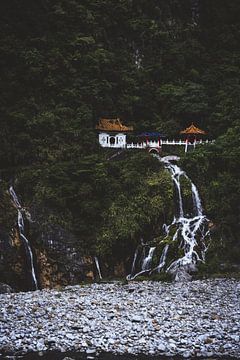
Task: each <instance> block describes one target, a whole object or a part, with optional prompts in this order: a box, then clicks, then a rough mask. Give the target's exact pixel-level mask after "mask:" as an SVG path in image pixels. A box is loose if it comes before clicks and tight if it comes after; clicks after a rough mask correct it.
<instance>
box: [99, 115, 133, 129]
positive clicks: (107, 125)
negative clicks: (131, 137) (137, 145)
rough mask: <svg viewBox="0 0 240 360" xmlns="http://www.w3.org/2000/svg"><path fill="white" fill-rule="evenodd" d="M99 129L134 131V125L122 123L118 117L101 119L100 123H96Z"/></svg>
mask: <svg viewBox="0 0 240 360" xmlns="http://www.w3.org/2000/svg"><path fill="white" fill-rule="evenodd" d="M96 129H97V130H105V131H120V132H121V131H132V130H133V127H132V126H125V125H123V124H122V123H121V121H120V119H119V118H116V119H105V118H101V119H99V123H98V125H96Z"/></svg>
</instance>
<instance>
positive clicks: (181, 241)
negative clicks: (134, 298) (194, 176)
mask: <svg viewBox="0 0 240 360" xmlns="http://www.w3.org/2000/svg"><path fill="white" fill-rule="evenodd" d="M154 157H156V158H157V159H158V160H159V161H160V162H161V163H162V164H163V165H164V167H165V169H167V170H168V171H169V173H170V174H171V178H172V181H173V184H174V187H175V189H176V194H177V209H176V215H175V216H174V218H173V220H172V222H171V223H170V224H169V225H167V224H164V225H163V227H162V230H163V234H164V235H165V238H166V239H167V238H168V239H167V240H166V242H167V243H166V242H165V246H164V247H163V249H162V252H161V255H160V259H159V263H158V265H157V266H156V267H154V268H153V269H150V267H151V263H152V256H153V252H154V251H155V249H156V246H155V247H150V249H149V252H148V255H147V256H145V257H144V260H143V265H142V268H141V271H139V272H136V262H137V256H138V253H137V252H136V253H135V256H134V261H133V264H134V266H132V272H131V275H128V277H127V279H128V280H133V279H135V278H136V277H137V276H138V275H140V274H142V273H144V272H148V273H149V274H152V273H153V272H155V271H157V272H161V271H163V269H164V268H165V271H166V272H168V273H170V274H171V275H172V276H173V277H174V278H175V280H186V279H188V278H189V277H190V275H189V272H192V271H196V266H197V263H198V262H204V261H205V253H206V251H207V246H206V244H205V239H207V237H209V235H210V234H209V230H208V222H209V220H208V219H207V217H206V216H205V215H204V214H203V208H202V203H201V199H200V196H199V192H198V190H197V187H196V185H195V184H194V183H193V182H192V181H191V179H190V178H189V177H188V176H187V175H186V173H185V172H184V171H183V170H182V169H181V168H180V167H179V166H178V165H176V164H173V163H172V161H177V160H178V159H177V158H176V157H171V156H167V157H164V158H161V157H160V156H159V155H154ZM181 178H185V179H187V180H188V182H189V183H190V184H191V193H192V211H191V214H188V213H187V212H186V210H185V209H184V201H183V197H182V189H181ZM170 234H171V235H170ZM170 236H171V239H172V240H171V242H170V243H169V237H170ZM162 242H163V243H164V240H163V241H162ZM173 244H177V245H178V249H180V250H181V252H182V256H181V257H179V258H178V259H173V260H172V261H171V262H169V259H167V254H168V250H169V248H170V247H171V245H173ZM175 246H176V245H175Z"/></svg>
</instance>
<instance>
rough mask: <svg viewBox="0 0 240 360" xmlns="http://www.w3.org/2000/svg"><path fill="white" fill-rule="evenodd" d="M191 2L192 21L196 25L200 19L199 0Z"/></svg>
mask: <svg viewBox="0 0 240 360" xmlns="http://www.w3.org/2000/svg"><path fill="white" fill-rule="evenodd" d="M191 2H192V4H191V12H192V21H193V24H194V25H197V23H198V19H199V0H192V1H191Z"/></svg>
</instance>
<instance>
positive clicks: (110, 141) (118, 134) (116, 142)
mask: <svg viewBox="0 0 240 360" xmlns="http://www.w3.org/2000/svg"><path fill="white" fill-rule="evenodd" d="M96 129H97V130H98V131H99V144H100V145H101V146H102V147H116V148H121V147H122V148H124V147H126V144H127V138H126V134H125V133H126V132H130V131H133V127H132V126H126V125H123V124H122V122H121V120H120V119H119V118H116V119H105V118H101V119H100V120H99V123H98V125H96Z"/></svg>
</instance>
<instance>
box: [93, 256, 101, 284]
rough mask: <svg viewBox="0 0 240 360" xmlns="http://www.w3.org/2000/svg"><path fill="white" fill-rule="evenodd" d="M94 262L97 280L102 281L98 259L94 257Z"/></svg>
mask: <svg viewBox="0 0 240 360" xmlns="http://www.w3.org/2000/svg"><path fill="white" fill-rule="evenodd" d="M94 261H95V264H96V268H97V272H98V276H99V279H100V280H102V274H101V270H100V265H99V261H98V258H97V257H96V256H94Z"/></svg>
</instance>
